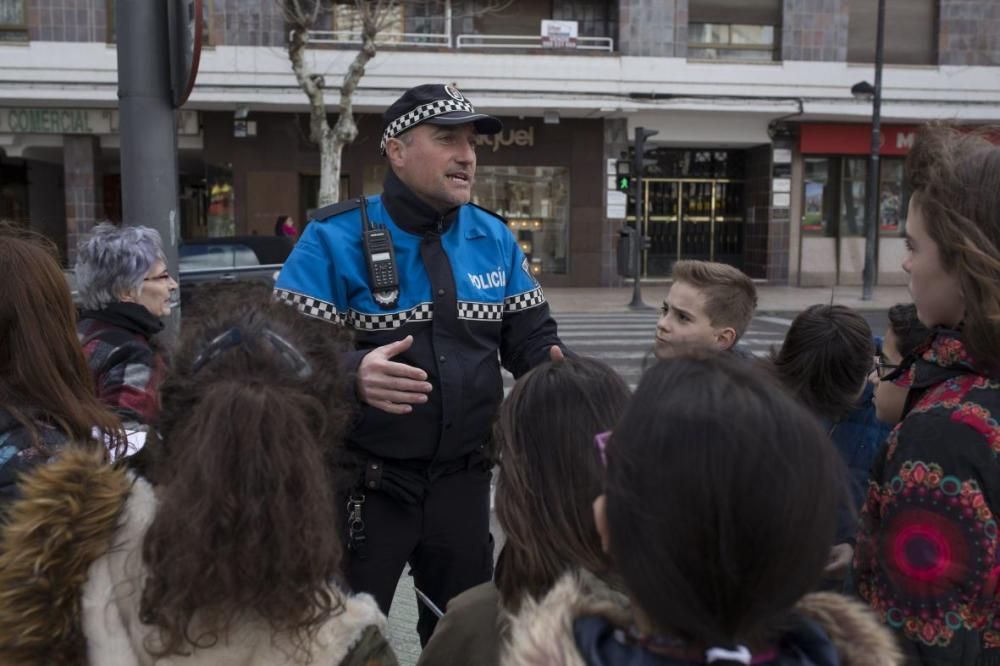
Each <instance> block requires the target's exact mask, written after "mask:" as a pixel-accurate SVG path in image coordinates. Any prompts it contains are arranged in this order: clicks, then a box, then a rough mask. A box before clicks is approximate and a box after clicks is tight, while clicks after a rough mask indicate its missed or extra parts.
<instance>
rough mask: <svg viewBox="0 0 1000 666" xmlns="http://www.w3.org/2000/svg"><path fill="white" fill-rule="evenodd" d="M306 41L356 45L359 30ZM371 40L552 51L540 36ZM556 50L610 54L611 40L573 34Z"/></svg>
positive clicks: (407, 35)
mask: <svg viewBox="0 0 1000 666" xmlns="http://www.w3.org/2000/svg"><path fill="white" fill-rule="evenodd" d="M309 41H310V42H311V43H313V44H360V43H361V33H360V32H358V31H356V30H311V31H310V32H309ZM375 43H376V44H379V45H381V46H408V47H416V48H421V47H432V48H442V47H443V48H456V49H540V50H556V49H552V48H550V47H548V46H546V45H544V44H543V43H542V37H541V35H478V34H469V35H456V36H455V39H454V45H453V44H452V35H451V33H450V32H443V33H429V32H380V33H379V34H378V35H377V36H376V38H375ZM558 50H564V51H573V50H576V51H606V52H608V53H613V52H614V50H615V40H614V39H612V38H611V37H577V38H576V46H575V47H564V48H562V49H558Z"/></svg>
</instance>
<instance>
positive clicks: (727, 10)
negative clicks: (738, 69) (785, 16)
mask: <svg viewBox="0 0 1000 666" xmlns="http://www.w3.org/2000/svg"><path fill="white" fill-rule="evenodd" d="M781 6H782V3H781V1H780V0H691V3H690V5H689V9H688V11H689V15H688V57H689V58H695V59H698V58H703V59H706V60H751V61H752V60H766V61H769V60H777V59H778V54H779V50H780V48H781V40H780V33H781Z"/></svg>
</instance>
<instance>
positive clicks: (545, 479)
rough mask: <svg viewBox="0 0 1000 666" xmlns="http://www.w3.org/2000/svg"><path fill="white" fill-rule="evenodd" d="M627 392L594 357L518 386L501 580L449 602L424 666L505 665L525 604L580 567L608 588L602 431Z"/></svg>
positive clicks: (543, 371) (504, 458)
mask: <svg viewBox="0 0 1000 666" xmlns="http://www.w3.org/2000/svg"><path fill="white" fill-rule="evenodd" d="M628 398H629V390H628V387H627V386H626V385H625V382H624V381H622V379H621V377H619V376H618V374H617V373H616V372H615V371H614V370H612V369H611V368H610V367H608V366H606V365H605V364H603V363H601V362H600V361H595V360H592V359H586V358H570V359H565V360H562V361H558V362H555V363H546V364H543V365H541V366H539V367H537V368H535V369H533V370H531V371H530V372H528V374H526V375H524V376H523V377H521V379H520V380H518V382H517V383H516V384H515V385H514V388H513V389H512V390H511V392H510V395H509V396H507V399H506V400H504V402H503V405H502V406H501V407H500V415H499V417H498V420H497V424H496V427H495V435H494V438H495V440H496V441H497V443H498V446H499V449H500V474H499V475H498V477H497V490H496V512H497V521H498V522H499V524H500V527H501V529H502V530H503V534H504V536H505V537H506V543H505V544H504V547H503V550H502V551H501V553H500V558H499V560H498V562H497V570H496V575H495V578H494V582H490V583H483V584H482V585H478V586H476V587H474V588H472V589H470V590H467V591H465V592H463V593H462V594H460V595H458V596H457V597H455V598H454V599H452V600H451V602H450V603H449V604H448V610H447V612H446V613H445V615H444V617H443V618H442V619H441V621H440V622H438V625H437V629H435V631H434V635H433V636H431V640H430V642H428V643H427V647H425V648H424V650H423V652H422V653H421V655H420V661H419V662H417V663H418V666H451V665H452V664H477V666H491V665H495V664H498V663H499V659H500V645H501V642H502V640H503V639H504V638H505V637H506V634H507V629H508V626H507V616H508V614H510V613H516V612H517V610H518V608H520V606H521V602H522V600H524V599H527V598H529V597H538V596H542V595H544V594H546V593H547V592H548V591H549V589H550V588H551V587H552V586H553V585H555V583H556V581H557V580H558V579H559V578H560V577H561V576H562V575H563V574H564V573H565V572H567V571H574V570H578V569H583V570H585V571H588V572H590V573H591V574H592V575H593V584H594V585H607V582H606V580H605V578H606V577H608V575H609V562H608V560H607V557H606V556H605V554H604V551H603V550H602V549H601V540H600V537H599V535H598V534H597V529H596V527H595V526H594V518H593V509H592V503H593V501H594V498H595V497H597V495H599V494H600V492H601V488H602V484H603V467H602V465H601V462H600V455H599V452H598V451H597V450H596V449H595V448H594V435H595V434H596V433H606V431H608V430H610V429H611V428H613V427H614V425H615V423H616V421H617V420H618V417H619V415H620V414H621V412H622V411H623V410H624V408H625V403H626V402H627V401H628ZM607 593H608V594H613V592H612V591H611V590H610V589H609V590H608V592H607Z"/></svg>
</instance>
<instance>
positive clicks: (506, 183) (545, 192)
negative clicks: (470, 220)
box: [472, 166, 569, 275]
mask: <svg viewBox="0 0 1000 666" xmlns="http://www.w3.org/2000/svg"><path fill="white" fill-rule="evenodd" d="M472 198H473V201H474V202H475V203H476V204H478V205H480V206H483V207H484V208H487V209H489V210H492V211H495V212H496V213H497V215H500V216H502V217H504V218H506V219H507V221H508V224H509V225H510V229H511V231H512V232H513V233H514V236H515V237H516V238H517V242H518V244H519V245H520V246H521V250H522V251H523V252H524V254H525V256H526V257H527V258H528V262H529V265H530V266H531V271H532V273H534V274H535V275H541V274H546V273H566V271H567V270H568V265H567V260H566V258H567V249H568V247H569V169H567V168H565V167H483V166H481V167H479V168H478V169H476V184H475V189H474V192H473V197H472Z"/></svg>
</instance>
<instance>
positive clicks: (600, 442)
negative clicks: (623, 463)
mask: <svg viewBox="0 0 1000 666" xmlns="http://www.w3.org/2000/svg"><path fill="white" fill-rule="evenodd" d="M609 439H611V431H610V430H605V431H604V432H599V433H597V434H596V435H594V448H595V449H597V455H599V456H600V457H601V464H602V465H603V466H605V467H607V466H608V453H607V448H608V440H609Z"/></svg>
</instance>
